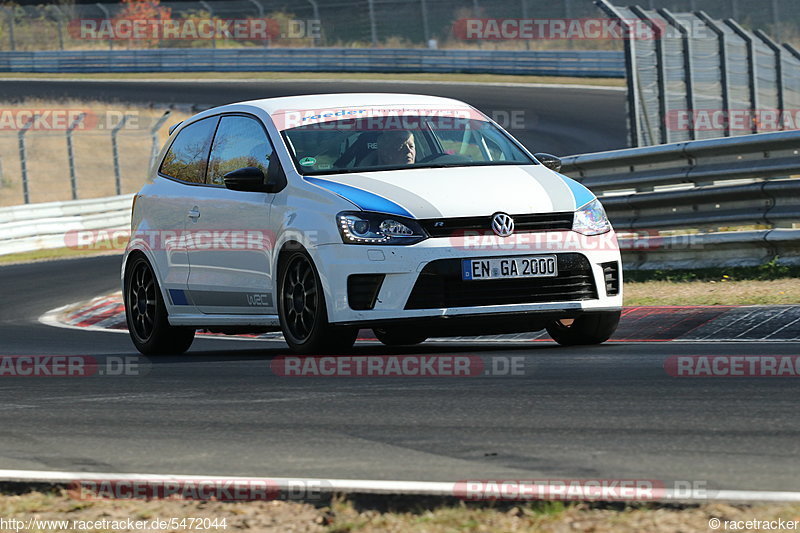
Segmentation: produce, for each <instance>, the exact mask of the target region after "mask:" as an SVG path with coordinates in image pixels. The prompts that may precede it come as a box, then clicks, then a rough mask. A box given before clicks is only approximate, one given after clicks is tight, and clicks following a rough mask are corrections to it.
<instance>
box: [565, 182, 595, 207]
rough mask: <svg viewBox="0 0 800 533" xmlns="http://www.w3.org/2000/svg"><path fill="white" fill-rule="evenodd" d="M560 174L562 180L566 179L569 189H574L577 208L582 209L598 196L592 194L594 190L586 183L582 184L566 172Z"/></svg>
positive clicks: (573, 194)
mask: <svg viewBox="0 0 800 533" xmlns="http://www.w3.org/2000/svg"><path fill="white" fill-rule="evenodd" d="M558 175H559V176H560V177H561V179H562V180H564V183H566V184H567V186H568V187H569V189H570V190H571V191H572V196H574V197H575V209H580V208H581V207H583V206H585V205H586V204H588V203H589V202H591V201H592V200H594V199H595V198H596V196H595V195H594V194H592V191H590V190H589V189H587V188H586V187H585V186H584V185H581V184H580V183H578V182H577V181H575V180H574V179H572V178H570V177H567V176H565V175H564V174H558Z"/></svg>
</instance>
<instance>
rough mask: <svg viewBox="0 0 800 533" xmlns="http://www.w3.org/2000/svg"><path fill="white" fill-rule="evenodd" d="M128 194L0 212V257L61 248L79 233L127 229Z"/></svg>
mask: <svg viewBox="0 0 800 533" xmlns="http://www.w3.org/2000/svg"><path fill="white" fill-rule="evenodd" d="M132 201H133V195H132V194H125V195H122V196H111V197H108V198H93V199H91V200H73V201H69V202H47V203H41V204H30V205H19V206H13V207H2V208H0V255H6V254H12V253H18V252H30V251H33V250H46V249H52V248H65V247H69V246H75V245H77V244H78V243H70V242H69V238H68V237H67V235H69V234H70V232H75V231H79V230H116V229H127V228H130V224H131V203H132Z"/></svg>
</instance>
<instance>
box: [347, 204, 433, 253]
mask: <svg viewBox="0 0 800 533" xmlns="http://www.w3.org/2000/svg"><path fill="white" fill-rule="evenodd" d="M336 221H337V222H338V226H339V233H341V234H342V240H343V241H344V242H345V244H392V245H397V244H399V245H404V244H416V243H418V242H420V241H422V240H425V239H427V238H428V235H427V234H426V233H425V230H423V229H422V226H420V225H419V224H418V223H417V222H416V221H414V220H412V219H410V218H405V217H396V216H393V215H384V214H382V213H369V212H366V211H345V212H343V213H339V214H338V215H336Z"/></svg>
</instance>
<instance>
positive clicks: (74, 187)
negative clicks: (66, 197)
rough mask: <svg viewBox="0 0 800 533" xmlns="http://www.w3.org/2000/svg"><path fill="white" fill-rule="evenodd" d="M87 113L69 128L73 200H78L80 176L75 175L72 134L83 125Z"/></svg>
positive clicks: (68, 142)
mask: <svg viewBox="0 0 800 533" xmlns="http://www.w3.org/2000/svg"><path fill="white" fill-rule="evenodd" d="M85 116H86V113H81V114H80V115H78V117H77V118H76V119H75V120H74V121H73V122H72V124H70V126H69V127H68V128H67V133H66V135H67V159H68V161H69V185H70V188H71V189H72V199H73V200H77V199H78V176H77V174H76V173H75V152H74V151H73V148H72V132H73V130H74V129H75V128H77V127H78V124H80V123H81V121H82V120H83V117H85Z"/></svg>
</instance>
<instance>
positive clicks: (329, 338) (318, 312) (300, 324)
mask: <svg viewBox="0 0 800 533" xmlns="http://www.w3.org/2000/svg"><path fill="white" fill-rule="evenodd" d="M279 272H280V274H279V283H278V317H279V318H280V323H281V329H282V330H283V337H284V339H286V344H288V345H289V348H291V349H292V351H293V352H296V353H300V354H312V353H333V352H341V351H344V350H347V349H349V348H352V347H353V343H355V341H356V336H357V335H358V329H357V328H350V327H342V326H333V325H331V324H329V323H328V308H327V306H326V305H325V295H324V294H323V289H322V283H321V282H320V279H319V274H318V273H317V269H316V268H315V267H314V263H313V262H312V261H311V257H309V255H308V254H307V253H306V252H305V251H293V252H289V253H288V254H287V255H286V257H285V260H283V261H281V266H280V268H279Z"/></svg>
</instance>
